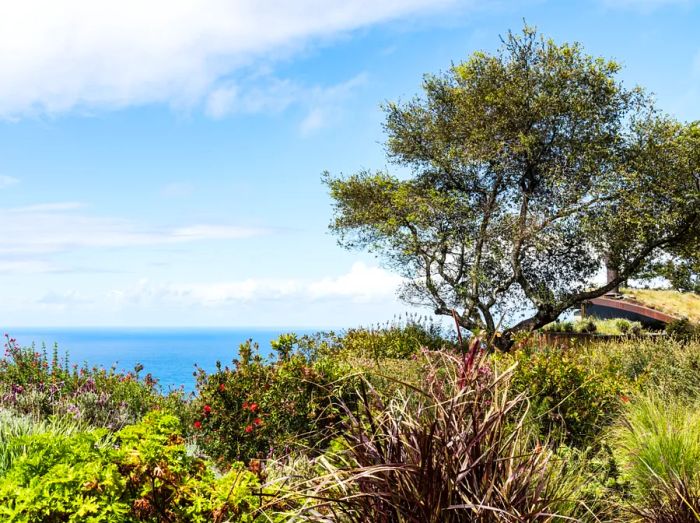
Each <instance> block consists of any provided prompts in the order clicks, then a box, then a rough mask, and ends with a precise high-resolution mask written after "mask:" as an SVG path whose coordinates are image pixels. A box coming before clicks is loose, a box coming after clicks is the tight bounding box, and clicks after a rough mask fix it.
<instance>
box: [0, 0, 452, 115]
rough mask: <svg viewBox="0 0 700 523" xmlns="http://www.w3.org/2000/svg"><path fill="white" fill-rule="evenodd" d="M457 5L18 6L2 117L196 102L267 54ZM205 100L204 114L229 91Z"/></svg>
mask: <svg viewBox="0 0 700 523" xmlns="http://www.w3.org/2000/svg"><path fill="white" fill-rule="evenodd" d="M456 1H457V0H353V1H347V0H296V1H293V2H290V1H286V0H284V1H283V0H267V1H263V2H260V1H256V0H196V1H195V0H151V1H149V2H142V1H137V0H121V1H119V2H116V1H114V0H112V1H103V2H95V1H92V0H65V1H62V2H55V1H52V0H24V1H22V2H5V3H4V4H3V10H2V17H0V116H2V117H5V118H13V117H19V116H22V115H25V114H27V113H39V114H54V113H60V112H64V111H68V110H71V109H74V108H76V107H77V108H88V109H90V108H118V107H125V106H128V105H133V104H146V103H168V104H172V105H175V106H181V105H187V106H190V105H192V104H196V103H199V102H200V101H201V100H203V99H205V98H206V96H207V95H208V94H209V93H210V92H211V91H212V89H213V88H214V86H215V85H216V83H217V81H219V80H221V79H222V78H224V77H227V76H231V75H232V74H233V73H235V72H236V71H239V70H240V68H241V67H243V66H245V65H249V64H251V63H252V62H254V61H255V60H257V59H260V58H262V57H269V56H270V55H271V54H272V55H274V54H277V53H285V52H287V53H288V52H289V51H290V49H298V48H300V47H303V46H304V45H307V44H308V43H310V42H312V41H317V40H319V39H326V38H328V37H332V36H334V35H337V34H339V33H343V32H348V31H352V30H355V29H358V28H362V27H366V26H369V25H372V24H377V23H381V22H385V21H388V20H393V19H397V18H400V17H403V16H407V15H412V14H417V13H422V12H425V11H427V10H436V9H440V8H444V7H445V6H447V5H450V4H453V3H455V2H456ZM231 89H232V88H231V87H229V88H228V91H219V92H218V94H216V95H214V94H212V96H211V97H210V99H209V103H208V107H209V110H210V112H213V113H216V111H217V109H216V107H217V104H223V105H224V106H225V105H227V103H228V101H227V98H231V97H235V92H234V91H232V90H231Z"/></svg>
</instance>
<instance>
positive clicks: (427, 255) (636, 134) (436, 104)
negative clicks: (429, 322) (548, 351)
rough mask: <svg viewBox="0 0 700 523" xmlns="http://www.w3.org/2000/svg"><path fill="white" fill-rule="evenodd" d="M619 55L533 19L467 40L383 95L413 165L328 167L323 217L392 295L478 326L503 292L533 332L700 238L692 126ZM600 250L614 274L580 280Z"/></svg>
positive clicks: (391, 149)
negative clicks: (385, 278) (486, 39)
mask: <svg viewBox="0 0 700 523" xmlns="http://www.w3.org/2000/svg"><path fill="white" fill-rule="evenodd" d="M619 70H620V66H619V65H618V64H617V63H615V62H613V61H609V60H606V59H603V58H596V57H592V56H590V55H587V54H586V53H585V52H584V51H583V49H582V47H581V46H580V45H579V44H567V43H564V44H558V43H556V42H554V41H552V40H550V39H545V38H543V37H541V36H540V35H538V34H537V33H536V31H535V30H534V29H532V28H530V27H527V26H526V27H524V28H523V31H522V33H519V34H514V33H511V32H509V33H508V34H507V35H506V36H505V37H504V38H503V46H502V47H501V49H500V50H499V51H498V52H497V53H494V54H489V53H485V52H476V53H474V54H473V55H472V56H471V57H469V58H468V59H467V60H466V61H464V62H461V63H457V64H455V65H454V66H453V67H452V68H451V69H450V70H449V71H447V72H446V73H444V74H439V75H426V76H425V79H424V82H423V93H422V96H419V97H416V98H413V99H411V100H409V101H407V102H404V103H390V104H388V105H387V106H386V108H385V112H386V123H385V130H386V132H387V135H388V136H387V151H388V156H389V159H390V160H391V161H393V162H394V163H395V164H396V165H398V166H399V167H401V168H406V169H409V170H410V171H411V172H412V174H413V176H412V177H409V178H403V177H401V178H400V177H397V176H392V175H391V174H389V173H388V172H384V171H378V172H372V171H361V172H359V173H356V174H354V175H351V176H348V177H340V178H333V177H331V176H330V175H328V174H327V175H326V177H325V181H326V183H327V185H328V186H329V189H330V195H331V198H332V199H333V201H334V205H335V216H334V219H333V221H332V223H331V229H332V230H333V231H334V232H336V233H337V234H338V235H339V237H340V240H341V242H343V244H344V245H345V246H347V247H348V248H361V249H367V250H369V251H372V252H374V253H377V254H379V255H382V256H383V257H384V258H385V259H386V262H387V263H388V264H389V265H390V266H392V267H393V268H394V269H395V270H396V271H397V272H399V273H401V274H402V275H404V276H406V277H407V283H406V284H405V286H404V288H403V291H402V296H403V297H404V298H405V299H406V300H407V301H408V302H410V303H421V304H425V305H428V306H430V307H431V308H432V309H433V310H435V311H436V312H437V313H439V314H443V315H452V314H454V311H457V315H458V318H459V320H460V322H461V323H462V325H463V326H464V327H466V328H468V329H471V330H472V331H474V332H477V331H483V330H486V331H487V332H488V333H489V335H492V334H494V333H495V332H496V331H498V330H500V329H499V325H498V318H500V317H501V315H502V314H503V312H504V311H506V310H508V309H509V307H511V306H512V304H513V303H523V302H527V303H528V304H529V305H531V306H532V308H533V309H534V314H533V315H532V316H530V317H529V318H524V319H523V320H522V321H520V322H519V323H517V324H515V325H512V326H507V327H508V328H506V329H505V333H504V334H505V335H504V336H502V337H501V338H499V340H503V341H502V342H499V343H501V344H502V345H503V347H504V348H508V347H509V346H510V343H511V342H512V336H511V335H512V334H513V333H514V332H517V331H523V330H524V331H532V330H534V329H537V328H540V327H542V326H544V325H546V324H547V323H550V322H551V321H554V320H555V319H556V318H557V317H558V316H559V315H560V314H561V313H562V312H564V311H565V310H567V309H569V308H571V307H573V306H576V305H577V304H579V303H582V302H583V301H585V300H587V299H590V298H594V297H596V296H600V295H602V294H604V293H605V292H606V291H608V290H610V289H611V288H612V287H613V286H614V285H615V283H621V282H622V281H624V280H625V279H628V278H630V277H633V276H634V275H636V274H638V273H640V272H641V270H642V268H643V265H644V263H645V262H651V261H652V260H654V259H656V256H657V255H658V256H661V255H662V254H663V253H672V254H673V253H675V251H676V250H678V249H679V248H680V247H684V248H685V247H686V246H690V250H693V249H695V251H694V252H695V253H697V252H700V251H698V249H697V248H696V246H697V245H699V244H698V240H697V239H698V238H700V214H699V211H698V209H700V187H699V186H698V184H697V172H698V168H699V166H700V155H698V154H697V151H698V150H699V149H700V131H699V130H698V129H699V128H700V126H698V125H697V124H683V123H679V122H676V121H674V120H673V119H671V118H669V117H666V116H663V115H661V114H660V113H659V112H658V111H657V110H655V108H654V106H653V103H652V100H651V99H650V98H649V97H647V96H646V95H645V94H644V93H643V91H642V90H641V89H631V90H630V89H627V88H626V87H625V86H624V85H623V83H622V82H621V81H620V80H619V78H618V76H617V75H618V72H619ZM602 257H607V258H608V259H609V260H610V262H611V264H612V265H614V266H615V267H616V269H617V271H618V274H619V281H617V282H612V283H611V284H609V285H603V286H599V287H597V288H593V289H590V288H589V285H590V281H591V277H592V276H593V275H594V274H595V273H596V271H597V270H598V269H599V266H600V260H601V258H602Z"/></svg>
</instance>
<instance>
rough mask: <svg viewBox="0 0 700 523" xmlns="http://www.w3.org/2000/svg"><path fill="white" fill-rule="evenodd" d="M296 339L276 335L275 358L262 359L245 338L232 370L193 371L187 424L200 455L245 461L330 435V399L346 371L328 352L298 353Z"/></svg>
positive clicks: (333, 414)
mask: <svg viewBox="0 0 700 523" xmlns="http://www.w3.org/2000/svg"><path fill="white" fill-rule="evenodd" d="M301 341H302V343H306V342H308V339H306V340H301ZM299 343H300V339H299V338H297V337H296V336H294V335H284V336H282V337H280V338H279V339H278V340H275V341H274V342H273V348H274V349H275V350H276V351H277V353H278V358H277V360H276V361H272V362H266V361H264V360H263V359H262V358H261V357H260V355H259V353H258V346H257V344H254V343H252V342H251V341H248V342H247V343H245V344H243V345H242V346H241V348H240V351H239V354H240V356H239V359H238V360H234V362H233V367H232V368H229V367H222V365H221V364H220V363H217V370H216V372H214V373H211V374H208V373H206V372H205V371H204V370H201V369H200V370H199V372H198V374H197V393H198V395H197V399H196V400H195V401H194V402H193V404H192V407H193V409H194V416H195V418H194V422H193V426H192V429H193V432H194V434H195V437H196V440H197V442H198V444H199V445H200V446H201V447H202V448H203V449H204V450H205V451H206V452H208V453H209V454H210V455H211V456H213V457H215V458H217V459H220V460H222V461H223V462H226V461H230V460H239V459H242V460H249V459H252V458H262V457H266V456H271V455H280V454H284V453H286V452H288V451H289V450H290V449H292V448H298V447H313V446H315V445H318V444H320V443H322V442H323V441H324V440H325V439H326V438H327V437H328V436H329V435H330V434H332V432H333V428H334V426H335V425H334V424H335V423H336V422H337V421H338V419H339V414H338V411H337V408H336V406H335V404H334V401H335V400H336V399H337V398H339V397H341V396H342V395H343V394H344V391H346V390H347V389H346V388H345V386H344V379H343V378H344V377H345V376H346V375H347V374H349V373H350V372H351V370H350V369H349V368H348V367H347V366H346V365H344V364H342V363H340V362H338V361H336V360H335V359H334V358H333V357H330V356H322V357H317V355H316V354H315V353H312V354H309V353H307V354H304V353H302V351H301V350H300V348H299ZM307 348H308V347H307Z"/></svg>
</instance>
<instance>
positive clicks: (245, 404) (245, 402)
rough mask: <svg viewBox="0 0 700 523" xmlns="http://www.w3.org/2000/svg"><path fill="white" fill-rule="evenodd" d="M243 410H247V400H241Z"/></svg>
mask: <svg viewBox="0 0 700 523" xmlns="http://www.w3.org/2000/svg"><path fill="white" fill-rule="evenodd" d="M243 410H248V402H247V401H244V402H243Z"/></svg>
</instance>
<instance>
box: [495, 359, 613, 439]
mask: <svg viewBox="0 0 700 523" xmlns="http://www.w3.org/2000/svg"><path fill="white" fill-rule="evenodd" d="M495 361H496V362H497V363H498V365H500V366H501V367H502V368H506V367H510V366H512V365H516V367H515V370H514V371H513V379H512V388H513V389H514V390H515V391H516V392H518V393H524V394H526V395H527V397H528V398H529V399H530V402H531V404H532V409H533V413H534V417H535V419H537V420H538V421H539V422H540V424H541V434H542V436H549V437H553V438H560V439H561V440H562V442H563V443H565V444H569V445H573V446H577V447H585V446H587V445H589V444H590V443H591V442H593V440H594V439H595V436H596V435H597V434H598V431H599V430H600V429H601V427H603V426H605V425H607V424H608V423H609V422H610V421H611V419H612V418H613V417H614V415H615V412H616V411H617V409H618V407H619V404H620V397H621V396H622V395H623V394H624V393H625V392H626V391H625V385H626V384H625V382H624V380H620V379H619V376H618V375H616V374H614V373H613V372H612V371H611V369H609V368H607V369H603V370H602V371H601V369H596V368H594V367H593V366H592V365H591V364H590V361H589V359H588V357H587V354H586V352H585V351H582V350H579V349H576V348H574V349H562V348H555V347H548V346H543V347H536V346H524V347H522V348H520V349H518V350H515V351H514V352H512V353H511V354H505V355H504V354H501V355H496V356H495Z"/></svg>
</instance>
